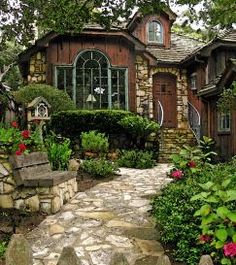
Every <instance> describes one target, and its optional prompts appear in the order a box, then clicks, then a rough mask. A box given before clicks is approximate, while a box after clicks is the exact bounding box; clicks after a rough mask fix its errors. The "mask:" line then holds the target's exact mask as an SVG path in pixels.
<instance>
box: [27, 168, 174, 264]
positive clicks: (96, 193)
mask: <svg viewBox="0 0 236 265" xmlns="http://www.w3.org/2000/svg"><path fill="white" fill-rule="evenodd" d="M169 168H170V167H169V166H168V165H167V164H160V165H158V166H156V167H155V168H153V169H147V170H137V169H127V168H121V169H120V176H118V177H117V178H116V179H115V180H112V181H109V182H105V183H100V184H98V185H97V186H95V187H93V188H91V189H90V190H87V191H85V192H79V193H77V194H76V196H75V197H74V198H72V200H71V201H70V202H69V203H67V204H66V205H64V206H63V207H62V209H61V211H60V212H59V213H57V214H55V215H51V216H48V217H47V218H46V219H45V220H44V221H43V222H42V223H41V224H40V225H39V226H38V227H37V228H36V229H34V230H33V231H31V232H30V233H29V234H28V235H27V239H28V240H29V242H30V244H31V246H32V249H33V258H34V265H56V264H57V262H58V259H59V256H60V254H61V252H62V249H63V247H64V246H71V247H73V248H74V249H75V253H76V255H77V256H78V257H79V258H80V259H81V265H109V264H110V261H111V257H112V256H113V254H114V253H115V252H118V253H124V254H125V256H126V258H127V260H128V262H129V264H130V265H134V264H136V261H137V262H138V261H139V260H141V259H145V258H148V259H149V260H156V258H157V257H158V256H160V255H161V254H163V248H162V246H161V244H160V243H159V242H158V241H155V240H158V237H159V236H158V233H157V232H156V230H155V229H154V223H153V220H152V219H151V217H150V215H149V213H148V211H149V210H150V209H151V207H150V200H149V199H148V198H150V197H151V196H153V195H155V194H156V193H157V192H158V191H159V190H160V189H161V188H162V187H163V186H164V185H166V184H167V183H169V182H170V181H171V179H169V178H168V177H167V176H166V172H167V171H168V170H169Z"/></svg>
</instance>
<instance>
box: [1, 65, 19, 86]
mask: <svg viewBox="0 0 236 265" xmlns="http://www.w3.org/2000/svg"><path fill="white" fill-rule="evenodd" d="M15 65H16V62H13V63H11V64H9V65H8V66H6V67H4V68H5V69H4V70H3V72H2V73H0V82H2V80H3V77H4V76H5V75H6V74H7V73H8V72H9V71H10V69H11V68H12V67H13V66H15Z"/></svg>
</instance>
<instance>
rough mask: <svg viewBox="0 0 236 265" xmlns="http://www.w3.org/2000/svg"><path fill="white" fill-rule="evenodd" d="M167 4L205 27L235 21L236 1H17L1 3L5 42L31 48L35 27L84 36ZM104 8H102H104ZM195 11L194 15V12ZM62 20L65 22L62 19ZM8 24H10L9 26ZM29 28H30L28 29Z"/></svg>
mask: <svg viewBox="0 0 236 265" xmlns="http://www.w3.org/2000/svg"><path fill="white" fill-rule="evenodd" d="M199 3H201V6H202V8H201V10H200V12H197V13H196V10H194V8H193V7H194V6H196V5H198V4H199ZM164 4H167V5H169V4H180V5H184V4H187V5H188V6H189V9H188V11H189V12H188V13H189V21H190V22H193V21H197V20H198V21H204V22H205V25H208V26H209V27H211V28H212V27H213V26H215V25H220V26H221V27H229V26H230V25H232V24H233V23H234V22H235V21H236V15H235V12H231V11H232V10H235V9H236V6H235V5H236V4H235V1H234V0H224V1H223V0H215V1H201V0H188V1H187V0H177V1H176V0H171V1H169V0H142V1H141V0H140V1H137V0H127V1H124V2H123V3H122V4H120V1H102V0H97V1H80V0H79V1H74V0H70V1H64V0H52V1H47V0H40V1H39V0H34V1H30V2H29V1H28V0H21V5H16V4H15V5H14V1H9V0H2V1H1V2H0V10H1V16H0V31H1V32H2V42H5V41H6V39H8V40H9V39H12V37H15V38H16V40H17V41H18V42H21V43H23V44H25V45H29V41H30V40H33V39H34V38H35V34H36V32H35V27H33V26H32V25H35V26H36V27H37V28H39V29H42V30H43V31H47V32H49V31H54V32H61V33H64V32H72V33H78V32H81V30H82V28H83V26H84V24H86V23H87V22H95V23H99V24H102V25H103V26H105V27H107V28H109V27H110V26H111V23H112V22H114V21H115V22H117V21H118V20H119V19H118V18H119V17H122V18H126V19H128V18H129V17H130V15H131V13H132V12H133V10H134V7H135V6H138V7H139V10H140V11H141V12H142V13H144V14H147V13H149V14H153V13H159V12H160V10H161V9H165V8H166V7H165V6H164ZM101 7H102V8H101ZM194 11H195V12H194ZM62 17H63V19H61V18H62ZM6 21H7V23H6ZM29 25H31V26H30V27H29Z"/></svg>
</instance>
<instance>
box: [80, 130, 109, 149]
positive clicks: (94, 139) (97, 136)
mask: <svg viewBox="0 0 236 265" xmlns="http://www.w3.org/2000/svg"><path fill="white" fill-rule="evenodd" d="M81 147H82V150H83V151H84V152H87V151H90V152H95V153H106V152H107V151H108V148H109V143H108V138H107V137H106V136H105V134H104V133H99V132H96V131H90V132H83V133H81Z"/></svg>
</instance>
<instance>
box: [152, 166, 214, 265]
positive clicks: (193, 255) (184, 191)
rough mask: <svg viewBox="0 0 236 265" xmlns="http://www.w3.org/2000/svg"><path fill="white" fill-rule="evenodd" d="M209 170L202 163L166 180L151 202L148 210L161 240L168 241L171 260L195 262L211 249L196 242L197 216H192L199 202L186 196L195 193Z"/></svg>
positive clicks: (208, 176) (198, 220)
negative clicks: (199, 167) (196, 169)
mask: <svg viewBox="0 0 236 265" xmlns="http://www.w3.org/2000/svg"><path fill="white" fill-rule="evenodd" d="M212 174H214V172H213V169H212V167H210V166H205V167H204V169H203V170H202V171H201V172H197V173H196V174H195V175H191V176H189V177H188V178H184V179H183V180H182V181H178V182H172V183H170V184H169V185H168V186H167V187H165V188H164V189H163V190H162V194H161V195H160V196H157V197H156V198H155V199H154V200H153V202H152V214H153V216H154V217H155V219H156V222H157V225H158V227H159V230H160V234H161V241H162V242H163V243H166V244H170V245H171V248H172V249H174V253H173V254H174V258H175V260H176V261H179V262H183V263H184V264H188V265H196V264H198V262H199V258H200V256H201V255H202V254H205V253H209V252H210V251H211V247H210V246H207V245H205V244H199V241H198V237H199V235H200V234H201V229H200V228H199V225H200V223H201V220H200V218H196V219H194V218H193V215H194V213H195V211H196V210H197V209H199V207H201V205H202V203H201V202H200V203H199V202H196V201H190V199H191V197H192V196H194V195H196V194H198V193H199V191H200V187H199V186H198V183H204V182H206V181H207V180H209V179H211V177H212Z"/></svg>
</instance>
